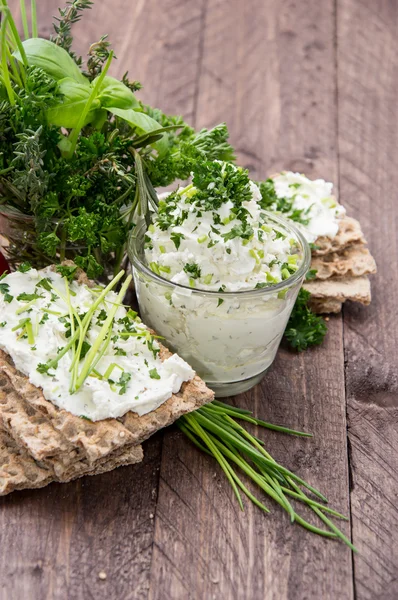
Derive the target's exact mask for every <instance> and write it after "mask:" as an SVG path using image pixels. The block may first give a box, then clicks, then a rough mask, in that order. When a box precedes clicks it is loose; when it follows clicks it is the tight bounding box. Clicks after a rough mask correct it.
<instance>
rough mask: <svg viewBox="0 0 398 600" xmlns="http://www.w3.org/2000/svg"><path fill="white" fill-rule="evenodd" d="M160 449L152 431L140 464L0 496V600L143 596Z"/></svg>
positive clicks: (146, 578)
mask: <svg viewBox="0 0 398 600" xmlns="http://www.w3.org/2000/svg"><path fill="white" fill-rule="evenodd" d="M160 452H161V436H160V435H157V436H155V437H154V438H152V439H151V440H150V442H149V443H147V444H145V447H144V453H145V458H144V462H143V463H141V464H138V465H133V466H131V467H122V468H120V469H116V470H115V471H112V472H110V473H107V474H104V475H100V476H97V477H85V478H83V479H81V480H78V481H76V482H73V483H68V484H51V485H50V486H48V487H46V488H43V489H42V490H34V491H30V490H26V491H23V492H14V493H13V494H12V495H10V496H6V497H5V498H1V499H0V507H1V508H0V532H1V536H0V537H1V546H2V548H3V551H2V552H1V556H0V580H1V586H0V598H1V600H10V599H11V598H12V600H26V599H29V600H42V599H43V598H49V599H51V600H65V599H67V598H73V599H76V600H88V599H95V600H97V599H101V598H126V600H127V599H128V600H130V599H133V598H134V599H136V598H146V597H147V590H148V584H149V570H150V565H151V557H152V539H153V522H154V519H153V516H154V513H155V508H156V493H157V481H158V473H159V471H158V469H159V456H160ZM5 549H6V550H5ZM100 572H105V573H106V575H107V578H106V580H102V579H100V577H99V573H100Z"/></svg>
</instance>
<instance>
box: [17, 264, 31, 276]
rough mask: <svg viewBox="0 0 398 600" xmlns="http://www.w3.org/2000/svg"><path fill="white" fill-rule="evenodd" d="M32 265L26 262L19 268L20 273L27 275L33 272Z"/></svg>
mask: <svg viewBox="0 0 398 600" xmlns="http://www.w3.org/2000/svg"><path fill="white" fill-rule="evenodd" d="M31 268H32V267H31V265H30V264H29V263H28V262H24V263H22V264H20V265H19V267H18V269H17V270H18V271H20V272H21V273H27V272H28V271H30V270H31Z"/></svg>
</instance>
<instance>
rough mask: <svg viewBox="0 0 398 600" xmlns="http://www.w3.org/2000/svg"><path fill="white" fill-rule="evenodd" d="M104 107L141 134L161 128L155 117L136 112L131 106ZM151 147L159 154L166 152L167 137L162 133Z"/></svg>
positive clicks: (167, 145)
mask: <svg viewBox="0 0 398 600" xmlns="http://www.w3.org/2000/svg"><path fill="white" fill-rule="evenodd" d="M105 108H106V110H108V111H109V112H111V113H112V114H113V115H115V116H116V117H120V118H121V119H124V121H126V122H127V123H128V124H129V125H131V127H134V128H136V129H138V132H139V133H141V134H142V133H150V132H154V131H156V130H158V129H161V127H160V124H159V123H158V122H157V121H155V119H152V117H150V116H148V115H146V114H145V113H143V112H138V111H137V110H133V109H132V108H130V109H122V108H117V107H116V106H106V107H105ZM153 147H154V148H156V150H157V151H158V152H159V154H160V155H163V154H164V153H165V152H167V150H168V147H169V143H168V140H167V137H166V136H165V135H163V136H162V139H160V140H159V141H157V142H155V143H154V144H153Z"/></svg>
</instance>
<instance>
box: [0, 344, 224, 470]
mask: <svg viewBox="0 0 398 600" xmlns="http://www.w3.org/2000/svg"><path fill="white" fill-rule="evenodd" d="M170 355H171V353H170V352H169V351H168V350H167V349H166V348H164V347H162V351H161V357H162V359H163V360H164V359H165V358H167V356H170ZM0 374H1V375H2V378H1V379H0V390H1V389H2V391H1V392H0V417H1V419H2V422H3V424H4V427H5V428H6V429H7V431H8V432H9V433H10V435H12V437H13V438H14V439H15V441H16V443H17V444H18V445H19V446H23V447H24V448H26V449H27V451H28V452H29V453H30V454H31V456H32V457H33V458H34V459H35V460H37V461H41V462H43V464H46V465H47V466H48V467H49V468H50V467H51V468H53V469H54V472H55V474H56V476H57V477H58V478H62V477H63V476H64V475H63V474H64V473H67V474H68V473H70V472H71V470H73V469H74V468H77V469H78V468H80V463H82V464H83V465H84V466H85V465H87V466H88V467H89V466H94V465H96V464H97V461H99V460H101V459H104V458H105V457H106V456H108V455H110V454H112V453H114V452H115V451H117V450H118V449H122V448H124V447H128V446H131V445H136V444H139V443H140V442H141V441H143V440H145V439H147V438H148V437H150V436H151V435H152V434H153V433H155V432H156V431H157V430H158V429H160V428H162V427H166V426H167V425H170V424H171V423H173V422H174V421H175V420H176V419H178V418H179V417H180V416H181V415H182V414H184V413H186V412H190V411H192V410H195V409H196V408H199V406H201V405H202V404H204V403H206V402H210V401H211V400H212V399H213V397H214V393H213V392H212V391H211V390H209V389H208V388H207V387H206V385H205V383H204V382H203V381H202V380H201V379H200V378H199V377H197V376H196V377H195V378H194V379H193V380H192V381H190V382H188V383H185V384H183V386H182V388H181V390H180V392H178V393H177V394H173V395H172V396H171V398H169V399H168V400H167V401H166V402H165V403H164V404H162V405H161V406H159V408H157V409H156V410H154V411H152V412H150V413H148V414H146V415H143V416H142V417H139V416H138V415H137V414H135V413H132V412H131V413H127V414H126V415H124V417H122V418H121V419H120V420H118V419H106V420H104V421H96V422H91V421H87V420H85V419H81V418H79V417H77V416H75V415H72V414H71V413H69V412H67V411H65V410H61V409H59V408H58V407H57V406H55V405H54V404H52V402H49V401H48V400H46V399H45V398H44V396H43V394H42V392H41V390H40V389H38V388H36V387H35V386H33V385H32V384H30V383H29V381H28V379H27V377H25V376H24V375H22V374H21V373H20V372H19V371H17V370H16V369H15V367H14V366H13V365H12V361H11V359H10V357H8V356H7V355H6V354H5V353H4V352H2V351H0ZM74 465H75V466H74ZM67 476H68V475H67Z"/></svg>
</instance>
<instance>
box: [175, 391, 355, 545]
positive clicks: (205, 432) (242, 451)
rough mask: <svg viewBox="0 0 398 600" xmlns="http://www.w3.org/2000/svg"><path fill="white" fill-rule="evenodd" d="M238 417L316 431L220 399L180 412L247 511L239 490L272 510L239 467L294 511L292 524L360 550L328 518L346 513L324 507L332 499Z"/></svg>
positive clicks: (275, 427)
mask: <svg viewBox="0 0 398 600" xmlns="http://www.w3.org/2000/svg"><path fill="white" fill-rule="evenodd" d="M237 419H239V420H241V421H246V422H248V423H252V424H253V425H257V426H261V427H264V428H267V429H272V430H274V431H278V432H281V433H287V434H290V435H297V436H302V437H309V436H311V434H309V433H304V432H302V431H296V430H294V429H289V428H287V427H281V426H280V425H272V424H271V423H267V422H265V421H262V420H261V419H256V418H255V417H253V415H252V413H251V412H250V411H248V410H244V409H240V408H235V407H233V406H229V405H228V404H224V403H223V402H220V401H218V400H214V401H213V402H211V403H210V404H207V405H206V406H202V407H201V408H199V409H198V410H196V411H194V412H192V413H190V414H187V415H184V416H182V417H180V419H179V420H178V421H177V425H178V427H179V428H180V429H181V431H182V432H183V433H184V434H185V435H186V436H187V437H188V438H189V439H190V440H191V442H193V443H194V444H195V445H196V446H197V447H198V448H199V449H200V450H202V451H204V452H206V453H207V454H210V455H211V456H213V457H214V458H215V459H216V460H217V462H218V463H219V465H220V467H221V468H222V470H223V471H224V474H225V476H226V477H227V479H228V481H229V483H230V484H231V486H232V489H233V491H234V494H235V496H236V498H237V500H238V503H239V505H240V507H241V508H242V510H243V502H242V497H241V494H240V491H241V492H243V494H245V495H246V496H247V497H248V498H249V500H251V501H252V502H253V503H254V504H255V505H256V506H258V507H259V508H261V509H262V510H263V511H264V512H269V509H268V508H267V507H266V506H265V505H264V504H263V503H262V502H261V501H260V500H259V499H258V498H257V497H256V496H255V495H254V494H253V493H252V492H251V491H250V490H249V489H248V488H247V487H246V485H245V484H244V483H243V481H242V480H241V478H240V477H239V476H238V475H237V473H236V468H238V469H239V470H240V471H241V472H243V473H244V474H245V475H246V476H247V477H248V478H249V479H251V481H252V482H253V483H254V484H255V485H256V486H257V487H258V488H259V489H260V490H262V491H263V492H265V494H267V495H268V496H269V497H270V498H272V499H273V500H274V501H275V502H276V503H277V504H279V505H280V506H281V507H282V508H283V509H284V510H285V511H286V512H287V513H288V514H289V516H290V520H291V522H292V523H293V522H296V523H297V524H299V525H301V526H302V527H305V528H306V529H307V530H308V531H310V532H312V533H316V534H317V535H321V536H323V537H326V538H332V539H340V540H341V541H343V542H344V543H345V544H347V546H349V548H351V549H352V550H354V551H356V548H355V547H354V546H353V544H352V543H351V541H350V540H349V539H348V538H347V537H346V536H345V535H344V534H343V533H342V531H340V529H339V528H338V527H337V526H336V525H335V524H334V523H333V522H332V521H331V520H330V518H329V516H330V517H335V518H338V519H344V520H347V517H345V516H344V515H342V514H341V513H339V512H337V511H336V510H334V509H332V508H329V507H328V506H325V504H326V503H327V499H326V498H325V496H324V495H323V494H321V492H319V491H318V490H317V489H315V488H314V487H313V486H311V485H310V484H308V483H307V482H306V481H304V480H303V479H301V478H300V477H298V476H297V475H295V474H294V473H292V472H291V471H289V469H286V468H285V467H283V466H282V465H280V464H279V463H277V462H276V461H275V460H274V459H273V458H272V456H271V455H270V454H269V453H268V452H267V451H266V450H265V448H264V442H263V441H262V440H260V439H258V438H257V437H256V436H254V435H252V434H251V433H250V432H249V431H247V430H246V429H245V428H244V427H243V426H242V425H241V424H240V423H238V422H237ZM239 490H240V491H239ZM309 494H312V495H314V496H316V497H317V499H314V498H312V497H310V496H309ZM293 501H296V502H299V503H302V504H305V505H306V506H307V507H308V508H309V509H310V510H312V512H313V513H314V514H315V515H316V516H317V517H318V518H319V519H320V520H321V521H322V523H323V524H324V525H326V529H323V528H321V527H317V526H316V525H313V524H312V523H310V522H308V521H307V520H306V519H304V518H303V517H302V516H301V514H299V513H298V512H297V511H296V509H295V507H294V506H293V504H292V502H293ZM324 503H325V504H324ZM325 513H326V514H325ZM327 515H329V516H327Z"/></svg>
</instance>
